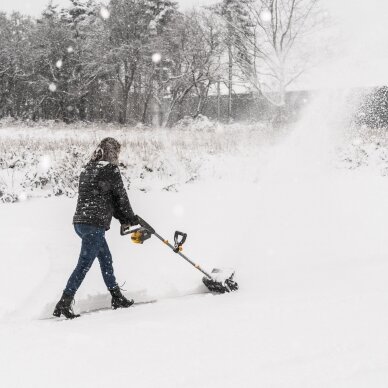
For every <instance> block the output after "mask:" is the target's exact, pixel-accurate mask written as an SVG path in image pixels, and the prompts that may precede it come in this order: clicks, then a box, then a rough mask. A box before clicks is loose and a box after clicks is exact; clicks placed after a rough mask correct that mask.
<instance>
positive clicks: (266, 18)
mask: <svg viewBox="0 0 388 388" xmlns="http://www.w3.org/2000/svg"><path fill="white" fill-rule="evenodd" d="M260 19H261V21H262V22H263V23H269V22H270V21H271V20H272V14H271V12H270V11H269V10H268V9H265V10H263V11H261V13H260Z"/></svg>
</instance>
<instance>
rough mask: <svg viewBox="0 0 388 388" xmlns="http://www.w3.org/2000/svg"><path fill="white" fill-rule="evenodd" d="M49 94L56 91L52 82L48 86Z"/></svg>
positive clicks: (55, 86)
mask: <svg viewBox="0 0 388 388" xmlns="http://www.w3.org/2000/svg"><path fill="white" fill-rule="evenodd" d="M48 88H49V90H50V92H55V91H56V90H57V85H55V84H54V83H53V82H51V84H50V85H49V87H48Z"/></svg>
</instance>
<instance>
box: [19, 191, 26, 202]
mask: <svg viewBox="0 0 388 388" xmlns="http://www.w3.org/2000/svg"><path fill="white" fill-rule="evenodd" d="M18 200H19V201H20V202H24V201H27V194H26V193H23V192H22V193H20V194H19V195H18Z"/></svg>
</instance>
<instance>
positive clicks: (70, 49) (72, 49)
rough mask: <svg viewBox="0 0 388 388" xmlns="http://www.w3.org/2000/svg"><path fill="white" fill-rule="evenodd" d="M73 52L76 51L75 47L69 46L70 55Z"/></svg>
mask: <svg viewBox="0 0 388 388" xmlns="http://www.w3.org/2000/svg"><path fill="white" fill-rule="evenodd" d="M73 51H74V48H73V46H69V47H68V48H67V52H68V53H69V54H71V53H72V52H73Z"/></svg>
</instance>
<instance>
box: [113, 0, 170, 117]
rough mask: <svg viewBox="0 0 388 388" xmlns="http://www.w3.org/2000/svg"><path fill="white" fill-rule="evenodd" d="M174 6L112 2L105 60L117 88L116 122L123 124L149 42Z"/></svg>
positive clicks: (144, 0)
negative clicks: (112, 70) (117, 107)
mask: <svg viewBox="0 0 388 388" xmlns="http://www.w3.org/2000/svg"><path fill="white" fill-rule="evenodd" d="M176 8H177V5H176V3H175V2H173V1H169V0H112V1H111V3H110V7H109V10H110V17H109V19H108V20H107V24H108V29H109V46H110V47H109V54H108V55H109V59H110V63H111V65H112V66H113V67H114V70H115V75H116V79H117V81H118V85H119V90H120V93H119V98H118V103H119V121H120V123H123V124H124V123H126V122H127V113H128V103H129V94H130V91H131V89H132V88H133V85H134V81H135V79H136V76H137V74H138V72H139V71H140V69H141V68H144V65H145V63H148V64H150V61H151V57H152V54H151V51H152V50H151V42H152V40H153V39H154V37H155V36H157V35H160V34H162V33H163V31H164V29H165V28H166V26H167V24H168V22H169V19H170V18H171V17H172V15H173V14H174V13H175V12H176Z"/></svg>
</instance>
